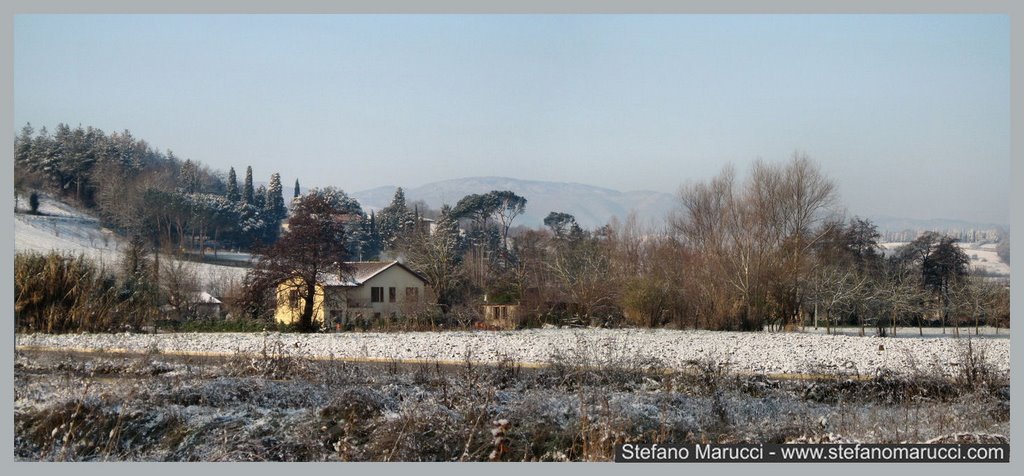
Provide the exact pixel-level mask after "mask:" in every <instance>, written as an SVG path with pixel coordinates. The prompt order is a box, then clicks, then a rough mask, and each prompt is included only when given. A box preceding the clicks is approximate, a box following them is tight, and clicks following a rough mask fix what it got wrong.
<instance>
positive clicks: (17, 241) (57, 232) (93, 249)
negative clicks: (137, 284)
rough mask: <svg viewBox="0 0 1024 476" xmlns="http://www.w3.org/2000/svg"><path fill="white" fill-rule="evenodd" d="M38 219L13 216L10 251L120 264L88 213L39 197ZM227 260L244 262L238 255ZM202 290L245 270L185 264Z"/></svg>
mask: <svg viewBox="0 0 1024 476" xmlns="http://www.w3.org/2000/svg"><path fill="white" fill-rule="evenodd" d="M18 203H19V210H20V209H22V208H24V207H25V206H27V204H28V199H27V198H25V197H22V198H20V199H19V202H18ZM39 211H40V213H42V214H41V215H29V214H23V213H17V214H15V216H14V249H15V250H16V251H38V252H42V253H46V252H49V251H51V250H52V251H59V252H64V253H70V254H73V255H79V254H82V255H84V256H86V257H87V258H90V259H93V260H95V261H98V262H100V263H102V264H103V265H104V266H108V267H116V266H117V264H118V263H119V262H120V260H121V253H122V250H123V248H124V246H125V242H124V240H122V239H121V238H120V237H119V236H118V235H117V234H116V233H114V232H113V231H111V230H108V229H106V228H103V227H102V226H101V225H100V222H99V220H98V219H96V217H94V216H92V215H89V214H88V213H85V212H82V211H80V210H76V209H75V208H73V207H71V206H69V205H67V204H64V203H61V202H59V201H56V200H53V199H51V198H49V197H47V196H45V195H43V196H40V200H39ZM228 257H229V258H236V259H237V260H239V261H243V262H244V261H246V259H243V257H241V255H239V254H237V253H236V254H232V255H230V256H228ZM186 266H189V267H192V268H193V269H194V271H195V274H196V275H197V277H198V278H199V280H200V282H201V283H202V285H203V286H204V287H209V286H216V285H223V284H224V283H226V282H228V281H232V280H234V281H240V280H241V279H242V277H243V276H244V275H245V269H244V268H240V267H235V266H218V265H213V264H208V263H191V262H190V263H188V264H187V265H186Z"/></svg>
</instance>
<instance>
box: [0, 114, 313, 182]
mask: <svg viewBox="0 0 1024 476" xmlns="http://www.w3.org/2000/svg"><path fill="white" fill-rule="evenodd" d="M34 133H35V130H34V129H32V124H31V123H28V124H25V127H22V128H21V135H19V136H18V137H17V138H16V139H14V162H15V163H16V164H19V165H28V164H29V163H30V162H31V159H32V134H34ZM296 183H298V182H296Z"/></svg>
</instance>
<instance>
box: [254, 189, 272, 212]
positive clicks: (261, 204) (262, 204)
mask: <svg viewBox="0 0 1024 476" xmlns="http://www.w3.org/2000/svg"><path fill="white" fill-rule="evenodd" d="M252 205H253V206H254V207H256V209H257V210H262V211H263V215H264V216H265V217H266V216H268V215H267V212H268V211H269V210H268V208H267V187H264V186H263V185H260V186H259V188H257V189H256V191H255V192H254V193H253V197H252Z"/></svg>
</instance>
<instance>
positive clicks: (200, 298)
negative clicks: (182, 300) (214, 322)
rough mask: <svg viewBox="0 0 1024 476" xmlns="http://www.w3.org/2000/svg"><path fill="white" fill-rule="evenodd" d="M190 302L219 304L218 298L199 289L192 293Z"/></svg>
mask: <svg viewBox="0 0 1024 476" xmlns="http://www.w3.org/2000/svg"><path fill="white" fill-rule="evenodd" d="M192 302H193V303H197V304H220V303H221V302H220V299H217V298H215V297H213V296H212V295H211V294H210V293H208V292H206V291H200V292H197V293H194V294H192Z"/></svg>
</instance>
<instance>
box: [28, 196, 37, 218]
mask: <svg viewBox="0 0 1024 476" xmlns="http://www.w3.org/2000/svg"><path fill="white" fill-rule="evenodd" d="M28 207H29V211H30V213H31V214H33V215H38V214H39V194H38V193H37V192H32V193H31V194H29V196H28Z"/></svg>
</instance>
